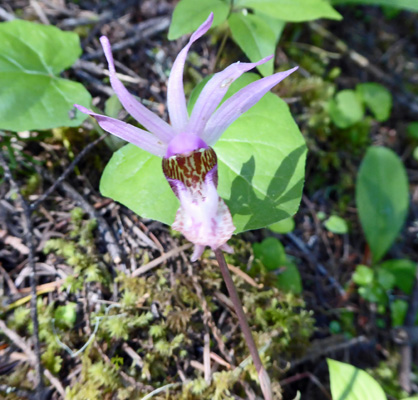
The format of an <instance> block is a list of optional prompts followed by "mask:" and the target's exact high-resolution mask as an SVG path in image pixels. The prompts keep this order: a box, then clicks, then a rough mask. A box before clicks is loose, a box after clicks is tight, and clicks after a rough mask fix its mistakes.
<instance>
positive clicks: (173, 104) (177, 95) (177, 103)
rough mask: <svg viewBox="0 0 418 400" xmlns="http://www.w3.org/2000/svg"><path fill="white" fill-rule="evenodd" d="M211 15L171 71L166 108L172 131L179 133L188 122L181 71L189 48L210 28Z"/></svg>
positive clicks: (178, 57)
mask: <svg viewBox="0 0 418 400" xmlns="http://www.w3.org/2000/svg"><path fill="white" fill-rule="evenodd" d="M212 21H213V13H210V15H209V17H208V19H207V20H206V21H205V22H204V23H203V24H202V25H200V27H199V28H198V29H197V31H196V32H194V33H193V35H192V36H191V37H190V40H189V42H188V43H187V45H186V46H185V47H184V48H183V49H182V50H181V51H180V53H179V54H178V56H177V58H176V60H175V61H174V64H173V67H172V69H171V73H170V77H169V78H168V83H167V107H168V114H169V115H170V122H171V125H172V126H173V128H174V130H175V131H176V132H177V133H179V132H181V131H182V130H183V129H184V128H185V126H186V124H187V121H188V114H187V107H186V97H185V95H184V89H183V70H184V64H185V62H186V57H187V53H188V51H189V49H190V46H191V45H192V44H193V43H194V42H195V41H196V40H197V39H199V38H200V37H201V36H203V35H204V34H205V33H206V32H207V31H208V30H209V28H210V27H211V25H212Z"/></svg>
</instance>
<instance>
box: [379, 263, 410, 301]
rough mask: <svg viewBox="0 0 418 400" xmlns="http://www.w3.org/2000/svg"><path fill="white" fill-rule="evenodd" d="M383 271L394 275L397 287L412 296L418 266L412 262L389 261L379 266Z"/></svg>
mask: <svg viewBox="0 0 418 400" xmlns="http://www.w3.org/2000/svg"><path fill="white" fill-rule="evenodd" d="M379 268H380V269H381V270H385V271H387V272H389V273H390V274H392V276H393V277H394V280H395V283H394V284H395V286H397V287H398V288H399V289H401V290H402V291H403V292H404V293H406V294H411V292H412V286H413V284H414V280H415V272H416V269H417V264H416V263H415V262H413V261H411V260H405V259H400V260H387V261H385V262H383V263H382V264H380V265H379Z"/></svg>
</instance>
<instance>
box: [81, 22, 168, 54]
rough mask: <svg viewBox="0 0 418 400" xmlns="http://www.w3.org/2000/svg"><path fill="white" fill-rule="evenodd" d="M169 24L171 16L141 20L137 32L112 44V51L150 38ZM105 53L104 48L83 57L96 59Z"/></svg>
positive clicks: (115, 51) (114, 51)
mask: <svg viewBox="0 0 418 400" xmlns="http://www.w3.org/2000/svg"><path fill="white" fill-rule="evenodd" d="M169 25H170V17H157V18H152V19H149V20H147V21H144V22H141V23H139V24H138V25H137V26H136V32H135V34H134V36H133V37H131V38H129V39H125V40H121V41H120V42H118V43H115V44H113V45H112V52H113V54H115V53H117V52H118V51H121V50H123V49H126V48H128V47H133V46H135V45H136V44H137V43H138V42H140V41H141V40H144V39H146V38H150V37H152V36H154V35H156V34H157V33H160V32H162V31H164V30H166V29H167V28H168V26H169ZM103 54H104V53H103V50H102V49H100V50H97V51H95V52H93V53H88V54H85V55H84V56H83V57H82V58H83V60H94V59H96V58H100V57H101V56H103Z"/></svg>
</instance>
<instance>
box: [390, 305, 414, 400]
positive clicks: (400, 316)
mask: <svg viewBox="0 0 418 400" xmlns="http://www.w3.org/2000/svg"><path fill="white" fill-rule="evenodd" d="M407 311H408V302H407V301H405V300H401V299H396V300H395V301H393V302H392V303H391V304H390V317H391V320H392V328H396V327H398V326H402V325H403V323H404V321H405V317H406V313H407ZM417 399H418V398H417Z"/></svg>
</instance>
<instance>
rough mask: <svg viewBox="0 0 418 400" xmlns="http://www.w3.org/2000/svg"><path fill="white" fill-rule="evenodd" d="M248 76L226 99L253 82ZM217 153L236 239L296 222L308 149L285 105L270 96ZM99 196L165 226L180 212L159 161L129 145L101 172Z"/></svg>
mask: <svg viewBox="0 0 418 400" xmlns="http://www.w3.org/2000/svg"><path fill="white" fill-rule="evenodd" d="M256 79H257V75H255V74H245V75H243V76H242V77H241V78H239V79H238V80H237V81H235V82H234V83H233V84H232V85H231V88H230V90H229V91H228V93H227V96H226V97H229V96H231V95H232V94H233V93H235V92H236V91H238V90H239V89H241V88H242V87H244V86H246V85H248V84H249V83H251V82H253V81H255V80H256ZM214 149H215V151H216V153H217V155H218V162H219V185H218V192H219V195H220V196H221V197H222V198H223V199H224V200H225V202H226V203H227V205H228V207H229V209H230V210H231V214H232V217H233V221H234V224H235V226H236V228H237V229H236V233H238V232H242V231H245V230H249V229H257V228H262V227H265V226H267V225H271V224H273V223H275V222H277V221H280V220H282V219H284V218H288V217H290V216H292V215H293V214H294V213H295V212H296V211H297V209H298V207H299V203H300V198H301V194H302V187H303V182H304V168H305V157H306V146H305V142H304V139H303V137H302V135H301V133H300V131H299V129H298V127H297V125H296V124H295V122H294V120H293V118H292V116H291V114H290V112H289V108H288V106H287V104H286V103H285V102H284V101H283V100H281V99H280V98H278V97H277V96H275V95H274V94H272V93H267V94H266V95H265V96H264V97H263V98H262V99H261V100H260V101H259V102H258V103H257V104H256V105H255V106H254V107H252V108H251V109H250V110H249V111H247V112H246V113H245V114H244V115H242V116H241V117H240V118H238V119H237V120H236V121H235V122H234V123H233V124H232V125H231V126H230V127H229V128H228V129H227V130H226V131H225V133H224V134H223V135H222V137H221V139H220V140H219V141H218V142H217V143H216V145H215V146H214ZM100 190H101V192H102V194H103V195H104V196H108V197H111V198H113V199H114V200H117V201H119V202H120V203H122V204H124V205H126V206H127V207H129V208H130V209H131V210H133V211H135V212H136V213H137V214H139V215H141V216H142V217H145V218H151V219H155V220H158V221H161V222H164V223H166V224H171V223H172V222H173V221H174V217H175V214H176V210H177V209H178V207H179V202H178V200H177V198H176V197H175V196H174V194H173V193H172V191H171V189H170V187H169V185H168V183H167V181H166V179H165V177H164V175H163V173H162V169H161V159H160V158H158V157H156V156H152V155H150V154H148V153H146V152H145V151H143V150H141V149H139V148H137V147H135V146H133V145H127V146H125V147H123V148H122V149H120V150H119V151H117V152H116V153H115V154H114V155H113V157H112V159H111V160H110V161H109V163H108V165H107V166H106V168H105V171H104V172H103V175H102V179H101V183H100Z"/></svg>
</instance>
